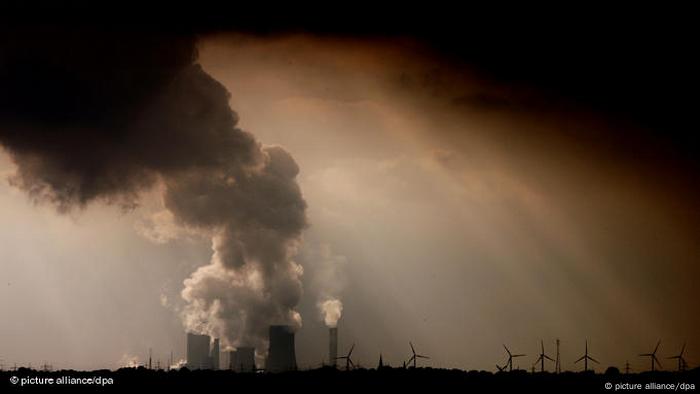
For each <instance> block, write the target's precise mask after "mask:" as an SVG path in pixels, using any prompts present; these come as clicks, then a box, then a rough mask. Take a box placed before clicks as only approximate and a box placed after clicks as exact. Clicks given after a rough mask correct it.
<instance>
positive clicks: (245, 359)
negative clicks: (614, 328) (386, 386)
mask: <svg viewBox="0 0 700 394" xmlns="http://www.w3.org/2000/svg"><path fill="white" fill-rule="evenodd" d="M268 334H269V347H268V349H267V358H266V359H265V360H264V363H261V365H260V366H258V364H257V362H256V349H255V348H254V347H251V346H239V347H238V348H236V349H234V350H228V351H226V352H225V353H224V354H223V356H224V358H225V361H224V363H223V365H224V366H225V367H224V368H220V362H219V358H220V341H219V339H218V338H211V337H210V336H208V335H199V334H194V333H188V334H187V346H186V351H187V359H186V363H184V365H183V366H185V367H187V368H188V369H190V370H198V369H203V370H204V369H209V370H217V369H228V370H232V371H235V372H260V371H265V372H288V371H296V370H297V369H298V366H297V359H296V348H295V331H294V328H293V327H291V326H286V325H273V326H270V327H269V332H268ZM408 344H409V346H410V349H411V355H410V357H409V358H408V359H407V360H406V361H403V362H402V366H403V368H408V367H411V368H418V359H424V360H430V359H431V358H430V357H429V356H427V355H424V354H419V353H418V352H416V348H415V346H414V344H413V342H411V341H409V342H408ZM560 345H561V342H560V340H559V339H556V340H555V346H556V355H555V358H552V357H551V356H550V355H548V354H547V353H546V352H545V345H544V340H540V351H539V353H538V354H537V358H536V359H535V360H534V363H533V364H532V366H531V370H532V372H533V373H534V372H536V371H538V372H539V373H545V372H547V369H546V366H545V361H550V362H552V363H553V366H554V373H555V374H559V373H561V372H562V369H561V364H562V362H561V354H560ZM660 345H661V341H660V340H659V341H658V342H657V344H656V347H655V348H654V351H653V352H651V353H641V354H639V355H638V356H639V357H649V359H650V363H651V364H650V372H656V371H657V370H658V369H659V367H661V362H660V361H659V358H658V357H657V353H658V351H659V348H660ZM503 349H505V351H506V355H507V359H506V360H505V363H504V364H503V365H502V366H501V365H499V364H497V365H496V369H497V371H498V372H513V370H514V368H513V360H514V359H516V358H521V357H526V356H527V355H526V354H523V353H517V354H514V353H512V352H511V350H510V349H509V348H508V347H507V346H506V345H505V344H503ZM354 350H355V344H354V343H353V344H352V345H351V346H350V348H349V349H348V351H347V353H346V354H344V355H342V356H339V355H338V327H331V328H329V329H328V363H325V362H324V363H323V364H322V365H323V366H324V367H330V368H333V369H336V368H337V367H338V365H337V364H338V360H342V361H343V362H344V365H343V367H342V369H343V370H345V371H351V370H353V369H356V368H358V367H359V366H358V365H357V364H356V361H355V360H353V358H352V356H353V352H354ZM685 352H686V343H683V345H682V346H681V348H680V352H679V353H678V354H676V355H672V356H669V357H666V358H667V359H669V360H677V367H676V369H675V370H676V371H677V372H684V371H686V370H688V367H689V366H688V362H687V360H686V358H685ZM261 354H264V353H262V352H258V355H259V356H260V357H262V356H261ZM589 361H591V362H593V363H596V364H600V362H599V361H598V360H597V359H595V358H594V357H593V356H592V355H591V354H590V353H589V347H588V340H585V342H584V353H583V355H582V356H581V357H579V358H578V359H576V360H575V361H574V362H573V364H578V363H580V362H583V371H584V372H588V371H590V370H591V368H590V366H589ZM172 363H173V356H172V352H171V354H170V363H169V365H172ZM146 365H147V368H148V369H153V366H152V358H151V351H150V349H149V354H148V363H147V364H146ZM384 367H386V364H385V363H384V361H383V356H382V354H381V353H380V355H379V364H378V367H377V368H384ZM156 369H160V361H158V362H157V367H156ZM168 369H169V367H168ZM620 369H623V370H624V372H625V373H626V374H629V373H630V370H631V367H630V363H629V362H628V361H626V362H625V364H624V366H623V367H622V368H620ZM515 370H516V371H517V370H518V368H517V367H516V368H515Z"/></svg>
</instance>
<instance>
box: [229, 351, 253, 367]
mask: <svg viewBox="0 0 700 394" xmlns="http://www.w3.org/2000/svg"><path fill="white" fill-rule="evenodd" d="M229 369H231V370H234V371H236V372H255V369H256V368H255V348H252V347H239V348H238V349H237V350H232V351H230V352H229Z"/></svg>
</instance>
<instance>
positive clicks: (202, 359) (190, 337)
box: [187, 333, 219, 369]
mask: <svg viewBox="0 0 700 394" xmlns="http://www.w3.org/2000/svg"><path fill="white" fill-rule="evenodd" d="M187 368H189V369H219V339H218V338H217V339H215V340H214V341H213V343H212V341H211V337H209V335H198V334H192V333H188V334H187Z"/></svg>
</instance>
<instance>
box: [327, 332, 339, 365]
mask: <svg viewBox="0 0 700 394" xmlns="http://www.w3.org/2000/svg"><path fill="white" fill-rule="evenodd" d="M337 358H338V327H331V328H329V329H328V363H329V365H331V366H333V367H335V364H336V359H337Z"/></svg>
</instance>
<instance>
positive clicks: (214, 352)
mask: <svg viewBox="0 0 700 394" xmlns="http://www.w3.org/2000/svg"><path fill="white" fill-rule="evenodd" d="M209 354H210V360H211V369H219V338H216V339H214V343H212V346H211V351H210V352H209Z"/></svg>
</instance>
